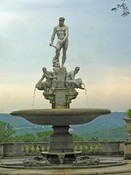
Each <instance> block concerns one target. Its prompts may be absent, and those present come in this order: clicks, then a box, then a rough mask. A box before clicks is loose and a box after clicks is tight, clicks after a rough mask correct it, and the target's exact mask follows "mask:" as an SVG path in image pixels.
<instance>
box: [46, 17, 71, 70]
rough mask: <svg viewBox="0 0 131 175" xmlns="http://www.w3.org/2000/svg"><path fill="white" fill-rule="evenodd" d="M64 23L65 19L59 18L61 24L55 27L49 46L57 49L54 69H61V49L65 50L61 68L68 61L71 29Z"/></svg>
mask: <svg viewBox="0 0 131 175" xmlns="http://www.w3.org/2000/svg"><path fill="white" fill-rule="evenodd" d="M64 21H65V18H64V17H60V18H59V24H58V25H57V26H56V27H54V30H53V34H52V37H51V42H50V44H49V45H50V46H52V47H55V49H56V53H55V56H54V58H53V66H54V67H60V64H59V56H60V51H61V49H63V55H62V65H61V67H63V66H64V63H65V61H66V51H67V47H68V35H69V29H68V27H67V26H66V25H64ZM55 35H57V38H58V41H57V44H56V46H54V45H53V41H54V39H55Z"/></svg>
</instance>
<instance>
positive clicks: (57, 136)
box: [49, 126, 74, 153]
mask: <svg viewBox="0 0 131 175" xmlns="http://www.w3.org/2000/svg"><path fill="white" fill-rule="evenodd" d="M52 128H53V130H54V133H53V134H52V135H51V136H50V144H49V145H50V146H49V152H59V153H64V152H73V150H74V149H73V147H74V146H73V138H72V135H71V134H70V133H69V131H68V130H69V128H70V127H69V126H53V127H52Z"/></svg>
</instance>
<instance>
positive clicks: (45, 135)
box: [36, 130, 53, 142]
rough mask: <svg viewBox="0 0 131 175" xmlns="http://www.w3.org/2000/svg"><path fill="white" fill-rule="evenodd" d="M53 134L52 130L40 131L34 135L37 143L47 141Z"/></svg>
mask: <svg viewBox="0 0 131 175" xmlns="http://www.w3.org/2000/svg"><path fill="white" fill-rule="evenodd" d="M52 133H53V131H52V130H47V131H40V132H37V133H36V137H37V141H40V142H43V141H49V138H50V135H51V134H52Z"/></svg>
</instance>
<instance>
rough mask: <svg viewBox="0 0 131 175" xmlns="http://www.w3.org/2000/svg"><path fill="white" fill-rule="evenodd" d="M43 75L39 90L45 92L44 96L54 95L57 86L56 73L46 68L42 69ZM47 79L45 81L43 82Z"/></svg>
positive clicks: (38, 85) (39, 82)
mask: <svg viewBox="0 0 131 175" xmlns="http://www.w3.org/2000/svg"><path fill="white" fill-rule="evenodd" d="M42 71H43V75H42V77H41V79H40V80H39V81H38V83H37V84H36V88H37V89H38V90H44V94H52V93H53V92H54V90H55V88H56V86H57V78H56V76H55V73H54V72H51V71H47V69H46V67H43V68H42ZM44 79H45V81H43V80H44Z"/></svg>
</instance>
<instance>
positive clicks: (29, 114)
mask: <svg viewBox="0 0 131 175" xmlns="http://www.w3.org/2000/svg"><path fill="white" fill-rule="evenodd" d="M64 21H65V19H64V18H63V17H61V18H59V24H58V25H57V26H56V27H55V28H54V30H53V34H52V37H51V42H50V44H49V45H50V46H51V47H54V48H55V56H54V58H53V69H52V71H48V70H47V68H46V67H44V68H42V71H43V75H42V77H41V79H40V80H39V81H38V82H37V83H36V86H35V87H36V88H37V89H38V90H40V91H42V92H43V96H44V98H45V99H47V100H49V102H50V103H51V105H52V109H29V110H19V111H14V112H12V113H11V115H14V116H22V117H23V118H25V119H26V120H28V121H30V122H32V123H34V124H38V125H52V128H53V131H54V133H53V134H52V135H51V136H50V142H49V151H48V152H42V153H41V154H42V156H41V157H40V156H36V157H33V158H29V159H25V160H24V161H23V165H24V166H25V167H32V166H33V167H52V166H54V165H57V166H61V165H63V166H65V165H66V166H68V165H69V166H89V165H96V164H97V165H98V164H99V163H100V160H99V159H98V158H95V157H90V156H88V155H85V156H83V155H82V154H81V152H76V151H74V149H73V147H74V145H73V138H72V134H71V133H70V132H69V128H70V125H77V124H85V123H88V122H90V121H92V120H93V119H95V118H96V117H98V116H100V115H105V114H109V113H110V110H107V109H93V108H91V109H90V108H73V109H71V108H70V103H71V102H72V100H73V99H75V98H76V97H77V95H78V92H77V89H81V90H84V88H85V87H84V84H83V82H82V79H81V78H76V77H75V76H76V74H77V73H78V72H79V70H80V68H79V67H75V68H74V70H73V71H70V72H68V71H67V69H66V67H65V66H64V64H65V61H66V51H67V47H68V33H69V30H68V27H67V26H66V25H65V24H64ZM55 35H57V37H58V42H57V44H56V45H53V41H54V38H55ZM61 50H63V55H62V63H61V65H60V60H59V57H60V51H61Z"/></svg>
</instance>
